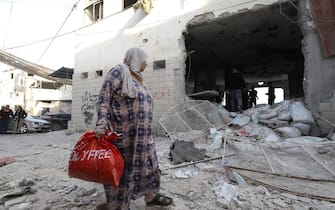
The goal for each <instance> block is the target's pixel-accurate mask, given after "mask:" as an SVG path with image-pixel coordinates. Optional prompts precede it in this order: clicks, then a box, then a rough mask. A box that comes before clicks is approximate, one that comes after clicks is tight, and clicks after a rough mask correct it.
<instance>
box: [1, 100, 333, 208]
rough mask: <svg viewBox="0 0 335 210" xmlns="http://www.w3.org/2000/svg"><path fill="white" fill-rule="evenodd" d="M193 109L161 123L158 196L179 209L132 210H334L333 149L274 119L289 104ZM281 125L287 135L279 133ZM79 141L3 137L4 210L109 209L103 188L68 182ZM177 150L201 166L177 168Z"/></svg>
mask: <svg viewBox="0 0 335 210" xmlns="http://www.w3.org/2000/svg"><path fill="white" fill-rule="evenodd" d="M192 103H193V105H190V104H184V105H183V106H176V107H178V108H177V109H174V110H178V114H173V113H172V112H170V113H169V115H166V116H168V117H166V118H165V119H163V120H162V121H161V122H162V123H164V125H165V128H169V129H171V130H168V131H167V133H168V134H169V135H171V136H170V137H169V138H167V137H156V149H157V155H158V159H159V165H160V168H161V170H162V177H161V182H162V183H161V191H162V193H164V194H166V195H168V196H171V197H172V198H173V200H174V205H173V206H170V207H168V208H159V207H150V208H148V207H146V206H145V203H144V200H143V199H138V200H136V201H132V202H131V206H130V209H132V210H135V209H136V210H145V209H171V210H190V209H195V210H216V209H243V210H244V209H293V210H300V209H315V210H317V209H319V210H321V209H327V210H328V209H329V210H331V209H335V203H334V202H335V191H334V189H335V176H334V172H335V168H334V166H335V163H334V161H335V158H334V156H335V142H334V141H333V140H331V138H326V137H317V136H310V135H304V134H308V133H309V134H310V132H311V130H312V127H313V126H314V125H313V124H310V123H309V122H311V121H310V120H311V119H310V118H301V117H302V116H300V118H297V117H296V116H295V117H293V119H295V120H292V115H289V116H290V118H291V120H288V121H285V120H283V119H280V120H279V119H277V118H276V117H278V116H279V114H278V115H275V114H273V112H276V113H284V112H286V108H285V109H283V108H282V107H283V106H285V107H288V110H289V107H290V105H288V106H287V104H286V103H289V104H291V102H284V103H283V104H277V105H276V106H273V107H268V106H266V107H263V106H260V107H257V108H254V110H246V111H245V112H244V113H239V114H236V113H229V112H227V111H226V110H224V109H222V108H220V107H218V106H216V105H213V104H210V103H207V102H204V103H203V102H200V103H198V102H192ZM194 106H195V107H196V108H194ZM176 107H175V108H176ZM198 108H199V109H198ZM171 110H173V109H171ZM171 110H170V111H171ZM255 110H256V111H255ZM211 111H214V113H213V112H211ZM304 111H306V110H304ZM307 111H308V110H307ZM255 113H256V114H255ZM193 114H195V115H197V116H196V117H195V118H194V120H193V121H192V120H191V119H192V117H193ZM215 115H216V116H215ZM269 116H271V117H269ZM283 118H284V117H283ZM171 119H172V120H177V119H179V121H178V122H177V123H176V124H175V122H174V121H172V122H171ZM285 119H288V117H287V115H286V116H285ZM297 119H299V120H297ZM239 120H240V121H239ZM257 120H258V122H257ZM262 120H266V121H262ZM180 121H182V123H180ZM195 121H198V122H202V123H205V124H203V125H202V124H201V125H196V123H195ZM277 121H280V123H278V122H277ZM187 122H190V123H187ZM264 122H266V123H264ZM269 122H270V123H269ZM273 122H276V123H273ZM284 122H285V123H284ZM178 123H179V124H178ZM298 123H303V124H304V125H303V126H302V125H301V124H299V126H294V128H298V129H299V132H300V133H299V132H297V130H296V129H293V131H294V132H292V130H290V129H288V130H286V128H287V127H288V128H291V127H293V125H297V124H298ZM173 124H175V125H176V126H173ZM305 124H307V125H310V126H305ZM180 125H183V126H180ZM280 125H283V127H284V128H285V129H283V130H280V129H279V130H278V128H283V127H281V126H280ZM192 126H196V127H195V128H194V129H193V127H192ZM179 128H180V129H184V130H182V131H184V132H180V131H179V130H178V129H179ZM308 131H309V132H308ZM297 133H298V134H299V135H297ZM81 135H82V133H74V134H67V133H66V132H65V131H57V132H50V133H40V134H28V135H1V136H0V157H12V158H15V160H16V161H15V162H12V163H11V164H8V165H4V166H2V167H0V174H1V176H0V210H7V209H8V210H9V209H10V210H14V209H15V210H17V209H34V210H35V209H37V210H39V209H40V210H53V209H69V210H78V209H96V207H97V206H98V205H100V204H102V203H104V202H105V196H104V193H103V187H102V185H101V184H98V183H93V182H87V181H83V180H79V179H75V178H70V177H69V176H68V169H67V167H68V161H69V156H70V153H71V149H72V147H73V146H74V144H75V143H76V141H77V140H78V139H79V137H80V136H81ZM288 136H289V137H288ZM329 136H331V135H329ZM174 142H178V143H177V144H174V149H176V146H177V150H179V151H186V148H185V147H188V148H187V149H188V151H189V152H191V153H192V152H193V153H201V154H202V156H201V158H198V157H197V158H195V159H187V158H190V157H186V158H185V159H183V160H182V159H180V161H178V164H175V163H174V162H173V161H171V160H170V159H169V158H170V153H171V149H172V148H173V147H171V146H172V145H173V143H174ZM180 142H182V143H181V144H180ZM185 154H188V153H186V152H185Z"/></svg>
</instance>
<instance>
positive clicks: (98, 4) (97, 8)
mask: <svg viewBox="0 0 335 210" xmlns="http://www.w3.org/2000/svg"><path fill="white" fill-rule="evenodd" d="M85 12H86V14H87V15H88V17H89V18H90V19H91V21H92V22H96V21H99V20H101V19H102V18H103V1H102V0H100V1H94V2H92V3H91V4H90V5H89V6H88V7H86V8H85Z"/></svg>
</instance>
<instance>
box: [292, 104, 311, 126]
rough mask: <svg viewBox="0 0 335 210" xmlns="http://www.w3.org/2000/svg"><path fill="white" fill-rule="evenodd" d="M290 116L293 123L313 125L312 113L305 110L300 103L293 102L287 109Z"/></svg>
mask: <svg viewBox="0 0 335 210" xmlns="http://www.w3.org/2000/svg"><path fill="white" fill-rule="evenodd" d="M289 111H290V115H291V117H292V120H293V122H295V123H296V122H302V123H308V124H313V123H314V119H313V116H312V113H311V112H310V111H309V110H308V109H306V108H305V106H304V105H303V104H302V103H301V102H300V101H295V102H293V103H291V105H290V107H289Z"/></svg>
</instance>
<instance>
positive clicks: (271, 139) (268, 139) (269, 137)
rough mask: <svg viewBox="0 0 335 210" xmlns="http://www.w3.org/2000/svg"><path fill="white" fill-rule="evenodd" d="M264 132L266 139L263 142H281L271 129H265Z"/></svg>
mask: <svg viewBox="0 0 335 210" xmlns="http://www.w3.org/2000/svg"><path fill="white" fill-rule="evenodd" d="M263 130H264V137H263V140H264V141H265V142H276V141H279V140H280V137H279V136H278V135H277V134H276V133H275V132H274V131H273V130H272V129H270V128H266V127H264V128H263Z"/></svg>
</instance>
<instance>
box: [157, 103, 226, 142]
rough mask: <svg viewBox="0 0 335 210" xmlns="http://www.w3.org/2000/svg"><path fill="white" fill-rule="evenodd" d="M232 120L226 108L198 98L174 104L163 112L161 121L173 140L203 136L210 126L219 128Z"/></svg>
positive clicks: (193, 138) (191, 139)
mask: <svg viewBox="0 0 335 210" xmlns="http://www.w3.org/2000/svg"><path fill="white" fill-rule="evenodd" d="M231 121H232V120H231V118H230V117H229V113H228V112H227V111H226V110H225V109H224V108H222V107H218V106H216V105H215V104H212V103H210V102H209V101H203V100H196V101H188V102H185V103H182V104H178V105H175V106H173V107H172V108H170V109H169V110H168V111H167V112H166V113H164V114H163V116H162V117H161V119H160V120H159V123H160V125H161V126H162V127H163V128H164V130H165V131H166V133H167V134H168V135H169V136H170V138H171V139H172V140H173V141H175V140H184V141H193V140H195V139H198V138H201V137H203V136H204V135H205V134H206V133H208V132H209V129H210V128H216V129H217V130H218V129H221V128H223V127H225V126H227V125H229V124H230V123H231Z"/></svg>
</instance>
